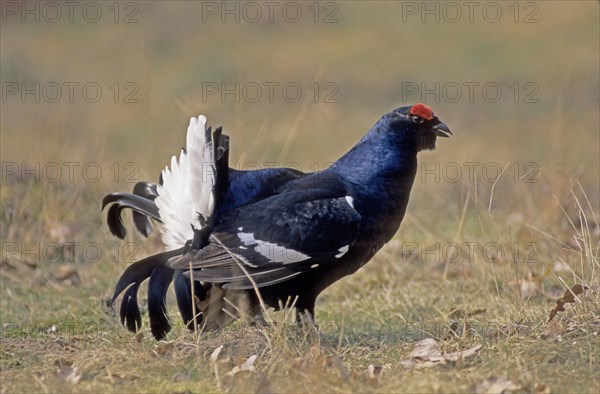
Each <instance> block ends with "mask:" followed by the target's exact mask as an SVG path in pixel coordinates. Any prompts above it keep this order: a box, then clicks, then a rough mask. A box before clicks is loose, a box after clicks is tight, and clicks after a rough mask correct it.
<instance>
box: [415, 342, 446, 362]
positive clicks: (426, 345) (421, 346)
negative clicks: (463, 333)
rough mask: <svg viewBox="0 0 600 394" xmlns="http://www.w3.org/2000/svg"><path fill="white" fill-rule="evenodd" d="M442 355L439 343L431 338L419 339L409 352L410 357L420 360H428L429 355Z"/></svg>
mask: <svg viewBox="0 0 600 394" xmlns="http://www.w3.org/2000/svg"><path fill="white" fill-rule="evenodd" d="M441 355H442V351H441V349H440V345H439V343H437V342H436V340H435V339H433V338H426V339H423V340H422V341H419V342H417V343H416V344H415V346H414V347H413V350H412V352H410V357H411V358H419V359H421V360H429V359H430V358H431V357H439V356H441Z"/></svg>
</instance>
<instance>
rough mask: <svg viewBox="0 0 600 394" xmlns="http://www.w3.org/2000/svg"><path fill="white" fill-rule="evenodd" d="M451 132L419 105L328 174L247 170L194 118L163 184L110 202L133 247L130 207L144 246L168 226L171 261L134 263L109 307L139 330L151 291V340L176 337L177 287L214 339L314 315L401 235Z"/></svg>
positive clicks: (184, 306)
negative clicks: (427, 158)
mask: <svg viewBox="0 0 600 394" xmlns="http://www.w3.org/2000/svg"><path fill="white" fill-rule="evenodd" d="M449 134H451V132H450V130H449V128H448V127H447V126H446V125H445V124H444V123H442V122H441V121H440V120H439V119H438V117H437V116H435V115H434V114H433V111H432V110H431V108H429V107H427V106H426V105H424V104H422V103H419V104H416V105H414V106H407V107H401V108H398V109H395V110H393V111H392V112H389V113H387V114H385V115H383V116H382V117H381V118H380V119H379V120H378V121H377V122H376V123H375V125H374V126H373V127H372V128H371V130H370V131H369V132H368V133H367V134H366V135H365V136H364V137H363V138H362V139H361V140H360V141H359V142H358V143H357V144H356V145H355V146H354V147H353V148H352V149H351V150H350V151H349V152H348V153H346V154H345V155H343V156H342V157H341V158H340V159H339V160H338V161H336V162H335V163H334V164H333V165H332V166H330V167H329V168H327V169H326V170H323V171H320V172H315V173H303V172H300V171H297V170H293V169H289V168H268V169H262V170H255V171H239V170H235V169H233V168H229V166H228V153H229V137H228V136H226V135H225V134H223V133H222V130H221V128H217V129H215V130H214V131H213V130H212V129H211V128H210V127H208V128H207V127H206V118H205V117H204V116H199V117H198V118H192V119H191V120H190V124H189V127H188V130H187V141H186V145H187V146H186V148H185V149H183V150H182V151H181V154H180V156H179V160H177V158H176V157H175V156H173V158H172V160H171V165H170V168H169V167H167V168H165V170H164V171H163V172H162V174H161V177H160V182H159V183H158V184H155V183H150V182H139V183H137V184H136V185H135V187H134V189H133V194H129V193H113V194H109V195H107V196H106V197H104V199H103V201H102V208H103V209H104V207H106V206H109V205H110V208H109V210H108V216H107V222H108V226H109V228H110V231H111V232H112V233H113V234H114V235H116V236H117V237H119V238H124V237H125V235H126V229H125V227H124V225H123V222H122V219H121V211H122V210H123V209H124V208H129V209H132V210H133V219H134V224H135V227H136V228H137V229H138V230H139V231H140V232H141V233H142V234H144V235H145V236H148V234H149V233H150V232H151V231H152V225H151V220H150V219H153V220H155V221H157V222H159V223H161V226H160V229H161V235H162V240H163V242H164V244H165V247H166V251H165V252H163V253H159V254H157V255H154V256H150V257H147V258H145V259H143V260H141V261H138V262H136V263H134V264H132V265H130V266H129V267H128V268H127V269H126V270H125V272H124V273H123V275H122V276H121V278H120V279H119V281H118V283H117V286H116V289H115V291H114V295H113V298H112V302H114V301H115V300H116V298H117V297H118V296H119V295H120V294H121V293H123V292H124V294H123V298H122V301H121V307H120V317H121V321H122V322H123V324H125V325H126V326H127V327H128V328H129V330H131V331H137V330H138V329H139V328H140V327H141V313H140V309H139V307H138V302H137V293H138V289H139V286H140V284H141V283H142V282H143V281H145V280H146V279H149V281H148V315H149V320H150V327H151V331H152V334H153V335H154V337H155V338H157V339H162V338H164V337H165V335H166V334H167V333H168V332H169V330H170V329H171V325H170V322H169V318H168V316H167V313H166V294H167V289H168V288H169V286H170V284H171V282H173V283H174V289H175V294H176V298H177V305H178V308H179V311H180V313H181V316H182V318H183V320H184V322H185V323H186V325H187V327H188V328H189V329H192V330H193V329H204V330H211V329H217V328H220V327H223V326H224V325H226V324H228V323H230V322H232V321H234V320H235V319H238V318H240V317H243V316H251V317H252V316H256V315H260V313H261V311H262V308H263V307H265V306H270V307H273V308H275V309H278V308H279V307H280V306H281V304H282V303H286V302H287V301H288V300H296V302H295V306H296V308H297V310H298V312H300V313H299V314H298V315H297V316H300V315H301V314H305V315H307V316H308V317H309V318H313V316H314V308H315V300H316V298H317V296H318V295H319V293H321V292H322V291H323V290H324V289H325V288H326V287H328V286H329V285H331V284H332V283H334V282H335V281H337V280H338V279H340V278H342V277H344V276H346V275H350V274H352V273H354V272H356V271H357V270H358V269H359V268H360V267H362V266H363V265H364V264H366V263H367V262H368V261H369V260H370V259H371V258H372V257H373V255H375V253H377V251H378V250H379V249H380V248H381V247H382V246H383V245H384V244H385V243H386V242H388V241H389V240H390V239H391V238H392V236H393V235H394V234H395V233H396V231H397V230H398V228H399V226H400V222H401V221H402V218H403V217H404V213H405V211H406V206H407V204H408V199H409V195H410V190H411V187H412V184H413V181H414V178H415V174H416V171H417V153H418V152H419V151H421V150H424V149H434V148H435V142H436V138H437V137H448V136H449Z"/></svg>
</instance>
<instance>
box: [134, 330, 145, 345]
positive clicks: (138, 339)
mask: <svg viewBox="0 0 600 394" xmlns="http://www.w3.org/2000/svg"><path fill="white" fill-rule="evenodd" d="M143 339H144V333H143V332H141V331H138V332H136V333H135V335H134V336H133V340H134V341H136V342H137V343H141V342H142V340H143Z"/></svg>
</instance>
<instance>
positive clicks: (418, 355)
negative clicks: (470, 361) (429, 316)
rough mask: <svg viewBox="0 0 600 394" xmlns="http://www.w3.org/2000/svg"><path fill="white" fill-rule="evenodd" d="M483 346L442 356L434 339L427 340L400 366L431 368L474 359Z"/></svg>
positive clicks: (420, 343) (415, 348) (419, 343)
mask: <svg viewBox="0 0 600 394" xmlns="http://www.w3.org/2000/svg"><path fill="white" fill-rule="evenodd" d="M481 348H482V345H476V346H474V347H472V348H470V349H467V350H461V351H458V352H454V353H448V354H442V351H441V348H440V345H439V343H437V341H435V340H434V339H433V338H426V339H424V340H422V341H420V342H417V343H416V344H415V346H414V348H413V350H412V352H411V353H410V357H411V358H410V359H406V360H401V361H400V365H402V366H403V367H406V368H430V367H433V366H436V365H439V364H446V363H447V362H448V361H450V362H456V361H458V360H463V359H465V358H469V357H473V356H474V355H475V354H476V353H477V352H478V351H479V349H481Z"/></svg>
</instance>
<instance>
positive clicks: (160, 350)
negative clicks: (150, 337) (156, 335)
mask: <svg viewBox="0 0 600 394" xmlns="http://www.w3.org/2000/svg"><path fill="white" fill-rule="evenodd" d="M174 346H175V345H174V344H173V341H171V342H167V341H160V342H159V343H158V345H156V348H155V349H154V352H155V353H156V354H158V355H160V356H164V355H165V354H167V353H168V352H169V351H171V349H173V347H174Z"/></svg>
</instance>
